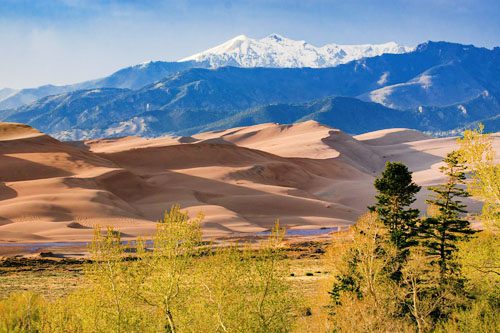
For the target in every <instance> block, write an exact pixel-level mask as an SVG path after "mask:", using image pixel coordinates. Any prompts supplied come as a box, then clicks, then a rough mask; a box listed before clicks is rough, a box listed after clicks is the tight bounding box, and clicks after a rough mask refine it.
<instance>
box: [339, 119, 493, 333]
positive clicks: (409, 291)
mask: <svg viewBox="0 0 500 333" xmlns="http://www.w3.org/2000/svg"><path fill="white" fill-rule="evenodd" d="M459 143H460V149H459V150H458V151H454V152H451V153H450V154H448V155H447V156H446V158H445V159H444V166H442V167H441V172H443V174H444V175H445V177H446V182H445V183H444V184H441V185H437V186H432V187H429V190H430V191H431V192H432V193H433V194H432V195H431V196H430V197H429V199H428V200H427V203H428V204H429V209H428V216H425V217H423V218H419V217H418V216H419V214H418V213H416V214H415V210H414V209H412V208H411V207H410V204H411V203H413V202H414V195H415V194H416V193H417V192H418V190H419V189H418V187H417V186H416V185H414V184H413V183H412V181H411V173H410V172H409V170H408V169H407V168H406V167H405V166H404V165H402V164H401V163H388V164H387V165H386V169H385V170H384V172H383V173H382V175H381V176H380V177H379V178H378V179H377V180H376V181H375V187H376V189H377V190H378V195H377V196H376V204H375V205H374V206H373V207H370V213H367V214H366V215H364V216H362V217H361V218H360V220H359V221H358V222H357V224H356V226H355V227H354V228H352V230H351V231H350V233H349V234H348V235H345V236H343V237H341V238H340V237H339V239H338V240H337V242H335V240H334V246H332V251H333V255H332V257H333V258H335V260H334V261H333V270H334V271H333V278H334V282H333V287H332V288H331V290H330V294H331V313H332V316H331V321H332V331H335V332H415V331H417V332H500V315H499V313H500V311H499V310H500V297H499V295H500V263H499V258H500V241H499V238H498V226H499V217H500V215H499V209H500V196H499V191H500V166H499V164H498V163H495V162H494V156H495V152H494V151H493V149H492V142H491V138H490V137H489V136H488V135H485V134H483V133H482V128H481V127H480V128H479V129H478V130H474V131H466V132H465V134H464V136H463V138H462V139H460V140H459ZM467 173H468V174H469V177H470V181H469V182H467V190H466V189H465V188H464V185H465V184H466V174H467ZM469 195H472V196H474V197H475V198H476V199H479V200H482V201H483V203H484V206H483V212H482V214H481V215H480V216H478V219H479V220H481V221H482V228H481V229H482V230H481V231H480V232H476V231H474V230H472V229H471V226H470V224H469V222H468V220H466V219H465V213H466V212H467V211H466V206H465V205H464V204H463V202H462V198H464V197H467V196H469Z"/></svg>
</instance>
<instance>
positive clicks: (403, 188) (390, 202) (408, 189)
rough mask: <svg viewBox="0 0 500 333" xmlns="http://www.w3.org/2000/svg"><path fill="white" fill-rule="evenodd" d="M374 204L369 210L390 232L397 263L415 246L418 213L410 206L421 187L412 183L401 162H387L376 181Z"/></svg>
mask: <svg viewBox="0 0 500 333" xmlns="http://www.w3.org/2000/svg"><path fill="white" fill-rule="evenodd" d="M374 185H375V188H376V189H377V191H378V194H377V195H376V196H375V198H376V200H377V202H376V204H375V205H374V206H371V207H369V209H370V210H371V211H375V212H377V214H378V216H379V218H380V220H381V221H382V222H383V223H384V225H385V226H386V227H387V228H388V229H389V234H390V239H391V241H392V243H393V244H394V246H396V248H397V249H398V251H399V254H398V257H399V261H402V260H404V258H405V257H406V256H407V255H408V248H409V247H410V246H412V245H416V238H415V236H416V235H417V221H418V217H419V214H420V212H419V210H418V209H413V208H411V207H410V205H411V204H412V203H413V202H415V200H416V199H415V195H416V194H417V193H418V191H420V186H418V185H417V184H415V183H414V182H413V180H412V173H411V172H410V171H409V170H408V167H407V166H406V165H404V164H403V163H400V162H387V164H386V166H385V170H384V171H383V172H382V175H381V176H380V177H379V178H377V179H376V180H375V183H374Z"/></svg>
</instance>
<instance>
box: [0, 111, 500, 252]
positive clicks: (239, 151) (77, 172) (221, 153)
mask: <svg viewBox="0 0 500 333" xmlns="http://www.w3.org/2000/svg"><path fill="white" fill-rule="evenodd" d="M499 139H500V137H499V136H498V134H497V135H495V142H494V143H495V146H496V148H497V151H498V150H499V149H498V146H499V141H500V140H499ZM454 147H455V139H454V138H445V139H432V138H429V137H428V136H426V135H424V134H422V133H420V132H417V131H413V130H408V129H388V130H384V131H377V132H372V133H366V134H362V135H358V136H355V137H352V136H350V135H347V134H345V133H343V132H341V131H339V130H336V129H333V128H329V127H326V126H323V125H321V124H319V123H317V122H314V121H308V122H304V123H298V124H294V125H278V124H272V123H268V124H261V125H256V126H249V127H240V128H233V129H228V130H224V131H216V132H207V133H201V134H198V135H195V136H193V137H170V136H165V137H159V138H152V139H147V138H139V137H123V138H108V139H96V140H89V141H83V142H60V141H58V140H55V139H53V138H51V137H50V136H47V135H45V134H43V133H40V132H38V131H36V130H35V129H33V128H31V127H29V126H26V125H21V124H12V123H0V242H13V243H16V242H18V243H20V242H21V243H22V242H54V241H64V242H68V241H70V242H71V241H72V242H80V241H88V240H90V239H91V237H92V233H93V227H95V226H97V225H99V226H101V227H105V226H114V227H116V228H117V229H119V230H120V231H121V232H122V233H123V234H124V237H125V238H127V237H130V238H133V237H137V236H139V235H141V236H145V237H148V236H150V235H151V234H153V233H154V231H155V229H156V223H155V221H156V220H157V219H158V218H159V217H160V216H161V214H162V212H163V211H164V210H165V209H168V208H169V207H170V206H171V205H172V204H173V203H179V204H180V205H181V206H182V207H183V208H185V209H187V210H188V212H189V213H190V214H191V215H195V214H196V213H198V212H203V213H204V214H205V216H206V217H205V220H204V222H203V232H204V235H205V237H208V238H219V237H233V236H236V235H237V236H241V235H255V234H256V233H258V232H262V231H265V230H267V229H269V228H270V227H271V226H272V225H273V223H274V219H275V218H280V220H281V222H282V224H284V225H285V226H287V227H288V228H293V229H311V228H312V229H314V228H325V227H326V228H328V227H337V226H347V225H350V224H352V223H353V222H354V221H355V220H356V218H357V217H358V216H359V215H360V214H361V213H363V212H364V211H365V210H366V206H367V205H369V204H371V202H372V200H373V195H374V190H373V187H372V183H373V180H374V178H375V176H376V175H377V174H378V173H379V172H380V171H381V170H382V169H383V166H384V163H385V161H387V160H400V161H403V162H405V163H407V164H408V165H409V167H410V169H412V170H413V171H414V172H415V174H414V175H415V179H416V181H417V182H418V183H419V184H421V185H425V186H428V185H432V184H435V183H437V182H439V181H442V176H441V175H440V173H439V170H438V167H439V163H440V161H441V159H442V157H443V156H444V155H445V154H446V153H447V152H449V151H451V150H452V149H453V148H454ZM426 195H427V191H426V190H423V191H422V193H421V194H419V196H420V198H421V199H424V198H425V196H426ZM421 201H423V200H421ZM420 205H421V206H422V202H421V203H420ZM420 208H424V207H420ZM473 208H474V209H478V204H477V203H476V204H473Z"/></svg>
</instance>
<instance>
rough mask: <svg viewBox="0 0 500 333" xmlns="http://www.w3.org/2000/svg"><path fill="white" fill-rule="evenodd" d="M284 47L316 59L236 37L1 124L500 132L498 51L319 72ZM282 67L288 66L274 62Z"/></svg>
mask: <svg viewBox="0 0 500 333" xmlns="http://www.w3.org/2000/svg"><path fill="white" fill-rule="evenodd" d="M273 40H275V41H273ZM273 43H278V44H279V45H282V46H283V47H282V48H278V47H276V48H273V47H272V45H273ZM280 43H281V44H280ZM278 44H276V45H278ZM262 45H264V46H266V47H268V46H269V48H268V49H266V48H265V47H263V46H262ZM270 45H271V46H270ZM298 45H303V48H302V49H300V48H298ZM285 46H286V47H288V46H290V49H291V50H301V51H300V52H298V53H293V52H291V51H290V52H289V53H287V54H295V56H294V57H295V58H294V57H292V58H293V59H301V61H306V60H307V61H309V60H310V59H311V58H310V57H309V55H310V53H307V52H305V51H304V50H308V49H309V47H310V46H309V44H307V43H302V44H300V43H299V42H296V41H291V40H288V39H285V38H283V37H280V36H277V35H271V36H268V37H266V38H264V39H262V40H258V41H257V40H253V39H248V38H246V37H245V38H243V37H237V38H235V39H233V40H232V41H229V42H227V43H225V44H222V45H221V46H219V47H216V48H213V49H210V50H207V51H206V52H203V53H200V54H198V55H195V56H193V57H189V58H186V59H182V60H181V61H179V62H175V63H166V62H151V63H145V64H141V65H137V66H133V67H129V68H126V69H123V70H121V71H118V72H117V73H114V74H113V75H111V76H109V77H107V78H104V79H100V80H95V81H89V82H84V83H80V84H77V85H73V86H72V87H71V88H64V89H67V90H70V91H64V92H63V93H60V94H56V95H50V96H45V97H42V98H40V99H38V100H37V101H35V102H33V103H31V104H28V105H23V106H19V107H17V108H10V109H8V110H4V111H0V121H12V122H22V123H27V124H29V125H31V126H34V127H36V128H38V129H40V130H42V131H44V132H47V133H49V134H51V135H53V136H55V137H57V138H60V139H66V140H79V139H84V138H95V137H102V136H122V135H143V136H158V135H163V134H166V133H169V134H177V135H191V134H193V133H197V132H201V131H207V130H218V129H224V128H230V127H234V126H247V125H253V124H258V123H262V122H278V123H292V122H300V121H303V120H316V121H319V122H322V123H324V124H326V125H329V126H332V127H336V128H340V129H342V130H344V131H346V132H348V133H351V134H357V133H361V132H364V131H373V130H377V129H382V128H390V127H409V128H414V129H418V130H422V131H428V132H433V133H438V134H439V133H453V132H457V131H460V130H462V129H463V128H466V127H470V126H474V125H475V124H476V123H477V122H479V121H481V122H484V123H485V124H486V129H487V130H490V131H498V130H499V129H500V119H499V114H500V103H499V96H500V81H499V80H498V78H499V77H500V48H498V47H497V48H494V49H486V48H478V47H474V46H472V45H462V44H456V43H448V42H426V43H423V44H420V45H418V46H417V47H416V48H414V49H411V50H410V49H407V48H404V47H396V49H394V48H393V49H392V51H391V50H389V51H388V52H389V53H385V52H382V51H380V50H383V48H382V46H380V47H381V48H380V49H377V50H378V51H373V50H374V49H376V48H375V47H374V46H373V47H371V51H370V52H372V51H373V52H379V53H382V54H379V55H375V56H373V57H362V58H359V59H355V60H351V61H348V62H346V63H340V64H336V66H334V67H324V68H312V67H304V64H306V63H304V62H295V63H290V62H288V60H287V59H288V58H286V57H284V56H282V55H281V53H280V52H281V50H283V49H285V48H286V47H285ZM324 48H326V46H325V47H324ZM352 49H356V48H352ZM224 50H225V52H224ZM252 50H253V51H252ZM255 50H259V51H262V54H263V55H269V56H263V55H259V56H256V57H257V58H258V59H259V60H258V61H257V62H253V64H256V65H259V64H265V65H266V66H267V67H248V66H251V65H252V62H251V59H249V58H245V57H239V58H238V59H240V60H241V62H237V63H234V61H235V59H236V58H234V55H235V54H240V55H241V54H245V55H249V54H253V52H254V51H255ZM238 52H239V53H238ZM364 52H365V54H366V52H368V49H365V51H364ZM316 54H318V53H316ZM353 54H355V53H351V55H350V56H352V57H356V56H355V55H353ZM216 55H219V56H220V57H218V58H217V57H215V56H216ZM214 57H215V58H214ZM274 58H276V59H279V60H280V61H281V60H283V62H272V61H274V60H272V61H270V60H269V59H274ZM344 58H345V57H344ZM214 59H219V60H220V59H226V60H225V61H226V62H225V63H224V62H219V60H217V61H216V60H214ZM248 61H250V62H248ZM252 61H253V60H252ZM339 62H340V60H339ZM225 64H230V65H238V67H231V66H225ZM287 64H288V65H287ZM312 64H314V63H312ZM275 65H276V66H275ZM332 65H333V63H332ZM282 67H287V68H282ZM288 67H292V68H288ZM295 67H296V68H295ZM314 67H321V66H320V64H319V63H316V65H315V66H314ZM66 87H69V86H66ZM0 93H1V91H0ZM1 96H2V95H1V94H0V98H1ZM7 100H8V99H7ZM5 101H6V100H5V99H4V102H5Z"/></svg>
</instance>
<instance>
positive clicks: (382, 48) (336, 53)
mask: <svg viewBox="0 0 500 333" xmlns="http://www.w3.org/2000/svg"><path fill="white" fill-rule="evenodd" d="M412 50H413V48H410V47H407V46H401V45H399V44H397V43H395V42H388V43H384V44H363V45H339V44H326V45H323V46H320V47H316V46H314V45H312V44H309V43H307V42H306V41H298V40H293V39H289V38H286V37H283V36H281V35H278V34H270V35H269V36H266V37H264V38H262V39H253V38H249V37H247V36H245V35H240V36H237V37H235V38H233V39H230V40H228V41H227V42H225V43H222V44H220V45H218V46H215V47H213V48H210V49H208V50H206V51H203V52H201V53H197V54H195V55H192V56H190V57H187V58H184V59H181V60H179V61H180V62H183V61H197V62H207V63H208V65H209V66H210V67H213V68H217V67H222V66H238V67H313V68H318V67H333V66H337V65H339V64H344V63H346V62H349V61H352V60H357V59H361V58H365V57H374V56H377V55H381V54H384V53H405V52H410V51H412Z"/></svg>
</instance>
